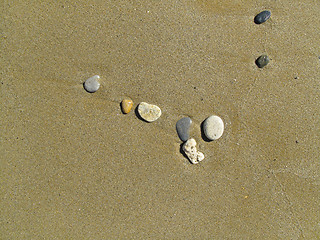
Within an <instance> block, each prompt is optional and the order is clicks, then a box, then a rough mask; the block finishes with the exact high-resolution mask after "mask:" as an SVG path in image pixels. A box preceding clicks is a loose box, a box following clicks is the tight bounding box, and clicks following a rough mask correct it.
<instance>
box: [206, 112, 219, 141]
mask: <svg viewBox="0 0 320 240" xmlns="http://www.w3.org/2000/svg"><path fill="white" fill-rule="evenodd" d="M223 131H224V124H223V121H222V119H221V118H220V117H218V116H215V115H212V116H210V117H208V118H207V119H206V120H204V123H203V132H204V134H205V135H206V137H207V138H208V139H209V140H217V139H219V138H220V137H221V136H222V134H223Z"/></svg>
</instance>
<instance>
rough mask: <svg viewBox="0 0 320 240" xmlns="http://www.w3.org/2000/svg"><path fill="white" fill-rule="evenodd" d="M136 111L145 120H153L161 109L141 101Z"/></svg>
mask: <svg viewBox="0 0 320 240" xmlns="http://www.w3.org/2000/svg"><path fill="white" fill-rule="evenodd" d="M138 113H139V115H140V117H141V118H143V119H144V120H146V121H147V122H154V121H156V120H157V119H158V118H159V117H160V116H161V109H160V108H159V107H158V106H156V105H152V104H149V103H146V102H141V103H140V104H139V106H138Z"/></svg>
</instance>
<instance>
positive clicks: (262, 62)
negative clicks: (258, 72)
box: [256, 55, 270, 68]
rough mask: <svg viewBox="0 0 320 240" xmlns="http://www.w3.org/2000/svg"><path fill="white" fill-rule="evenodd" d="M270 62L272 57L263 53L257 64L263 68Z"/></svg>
mask: <svg viewBox="0 0 320 240" xmlns="http://www.w3.org/2000/svg"><path fill="white" fill-rule="evenodd" d="M269 62H270V59H269V57H268V56H267V55H261V56H260V57H258V58H257V60H256V64H257V66H258V67H259V68H263V67H264V66H266V65H267V64H268V63H269Z"/></svg>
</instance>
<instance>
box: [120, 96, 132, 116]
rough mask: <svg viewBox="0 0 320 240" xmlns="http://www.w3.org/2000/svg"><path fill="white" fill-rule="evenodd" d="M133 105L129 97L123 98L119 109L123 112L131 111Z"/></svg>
mask: <svg viewBox="0 0 320 240" xmlns="http://www.w3.org/2000/svg"><path fill="white" fill-rule="evenodd" d="M132 106H133V101H132V100H131V99H123V100H122V102H121V110H122V112H123V113H124V114H127V113H129V112H130V111H131V109H132Z"/></svg>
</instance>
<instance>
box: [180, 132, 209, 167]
mask: <svg viewBox="0 0 320 240" xmlns="http://www.w3.org/2000/svg"><path fill="white" fill-rule="evenodd" d="M196 145H197V142H196V140H194V139H193V138H190V139H189V140H188V141H186V142H185V143H184V144H183V146H182V150H183V151H184V153H185V154H186V155H187V157H188V158H189V160H190V161H191V162H192V163H193V164H197V163H199V162H201V161H202V160H203V159H204V154H203V153H202V152H199V151H197V148H196Z"/></svg>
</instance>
